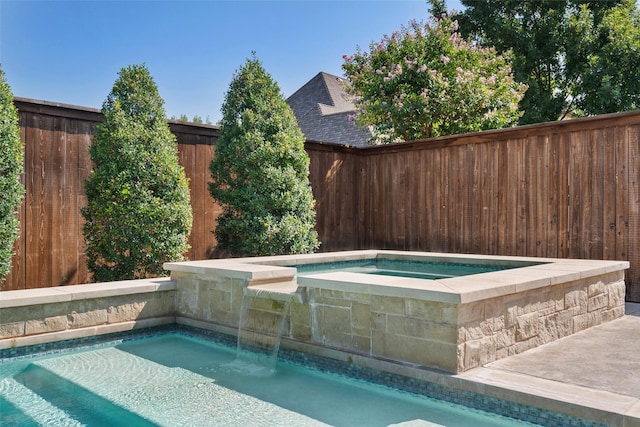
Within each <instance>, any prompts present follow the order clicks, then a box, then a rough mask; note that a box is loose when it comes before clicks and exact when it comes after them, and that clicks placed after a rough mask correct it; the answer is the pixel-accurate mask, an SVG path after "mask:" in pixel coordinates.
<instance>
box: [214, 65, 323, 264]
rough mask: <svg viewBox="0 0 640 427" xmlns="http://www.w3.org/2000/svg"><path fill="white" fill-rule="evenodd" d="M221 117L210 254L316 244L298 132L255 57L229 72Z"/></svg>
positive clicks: (293, 249)
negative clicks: (218, 210)
mask: <svg viewBox="0 0 640 427" xmlns="http://www.w3.org/2000/svg"><path fill="white" fill-rule="evenodd" d="M222 115H223V118H222V122H221V124H220V139H219V140H218V144H217V145H216V152H215V157H214V160H213V161H212V162H211V165H210V170H211V178H212V182H211V183H210V184H209V191H210V192H211V195H212V196H213V198H214V199H216V200H217V201H218V203H220V205H221V206H222V209H223V213H222V214H221V215H220V216H219V217H218V220H217V226H216V229H215V231H214V233H215V236H216V239H217V241H218V249H219V250H221V251H228V252H229V253H231V254H232V255H237V256H258V255H276V254H294V253H310V252H313V250H314V249H317V248H318V246H319V245H320V244H319V242H318V239H317V233H316V231H315V210H314V203H315V201H314V199H313V194H312V193H311V186H310V184H309V157H308V156H307V153H306V152H305V151H304V135H303V134H302V132H301V131H300V128H299V127H298V124H297V122H296V119H295V117H294V115H293V113H292V111H291V109H290V108H289V106H288V105H287V103H286V101H285V99H284V97H283V96H282V94H281V92H280V88H279V87H278V85H277V83H276V82H275V81H273V79H272V78H271V76H270V75H269V74H267V72H266V71H265V70H264V68H263V67H262V64H261V63H260V61H258V60H257V59H255V57H254V58H253V59H250V60H247V62H246V64H245V65H244V66H243V67H241V68H240V69H239V70H238V72H236V74H235V76H234V78H233V80H232V82H231V85H230V87H229V91H228V92H227V94H226V98H225V102H224V105H223V106H222Z"/></svg>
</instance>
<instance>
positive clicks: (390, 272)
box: [296, 258, 533, 280]
mask: <svg viewBox="0 0 640 427" xmlns="http://www.w3.org/2000/svg"><path fill="white" fill-rule="evenodd" d="M528 265H533V263H522V264H518V265H514V266H508V265H507V266H504V265H486V264H457V263H447V262H417V261H400V260H390V259H384V258H381V259H380V258H375V259H367V260H356V261H344V262H328V263H317V264H304V265H297V266H296V269H297V270H298V275H301V276H306V275H309V274H318V273H328V272H332V271H346V272H351V273H363V274H377V275H384V276H396V277H411V278H415V279H430V280H435V279H446V278H449V277H459V276H467V275H470V274H480V273H489V272H492V271H499V270H506V269H509V268H516V267H525V266H528Z"/></svg>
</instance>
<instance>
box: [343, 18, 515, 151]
mask: <svg viewBox="0 0 640 427" xmlns="http://www.w3.org/2000/svg"><path fill="white" fill-rule="evenodd" d="M343 58H344V60H345V62H344V64H343V65H342V67H343V70H344V71H345V75H346V77H347V78H348V80H349V81H350V83H351V85H350V87H348V90H349V92H350V94H351V95H352V96H353V98H354V101H355V104H356V114H355V115H354V118H355V119H356V120H357V121H358V123H359V124H361V125H363V126H367V127H369V128H370V129H371V130H372V133H373V135H374V136H373V139H372V142H376V143H389V142H399V141H408V140H415V139H421V138H429V137H437V136H442V135H451V134H458V133H463V132H476V131H481V130H485V129H498V128H502V127H506V126H511V125H513V124H515V123H516V122H517V120H518V118H519V117H520V111H519V110H518V102H519V101H520V99H521V98H522V96H523V94H524V92H525V90H526V86H525V85H524V84H520V83H517V82H515V81H514V79H513V76H512V73H511V63H510V54H509V52H505V53H503V54H501V55H499V54H497V53H496V51H495V49H493V48H488V47H482V46H480V45H478V44H476V43H472V42H470V41H468V40H465V39H464V38H463V37H462V36H461V35H460V33H459V32H458V23H457V21H455V20H453V19H452V18H451V16H450V15H447V14H443V15H441V16H440V17H437V18H436V17H432V18H431V19H430V22H428V23H426V24H425V23H421V22H418V21H415V20H414V21H412V22H410V23H409V24H408V25H407V26H403V27H402V29H401V30H399V31H396V32H394V33H393V34H392V35H391V36H384V38H383V39H382V40H381V41H380V42H378V43H371V45H370V48H369V51H363V50H360V49H358V51H357V52H356V53H355V54H354V55H352V56H348V55H344V57H343Z"/></svg>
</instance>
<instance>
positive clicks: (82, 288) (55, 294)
mask: <svg viewBox="0 0 640 427" xmlns="http://www.w3.org/2000/svg"><path fill="white" fill-rule="evenodd" d="M175 289H176V283H175V282H174V281H173V280H171V279H170V278H169V277H159V278H153V279H138V280H126V281H117V282H103V283H90V284H83V285H71V286H58V287H54V288H38V289H20V290H13V291H4V292H0V308H11V307H23V306H28V305H36V304H51V303H57V302H66V301H77V300H84V299H95V298H106V297H113V296H120V295H132V294H143V293H149V292H157V291H171V290H175Z"/></svg>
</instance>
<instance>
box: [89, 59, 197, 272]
mask: <svg viewBox="0 0 640 427" xmlns="http://www.w3.org/2000/svg"><path fill="white" fill-rule="evenodd" d="M163 103H164V101H163V100H162V98H161V97H160V95H159V94H158V88H157V86H156V84H155V82H154V81H153V79H152V77H151V75H150V74H149V71H148V69H147V68H146V66H145V65H132V66H129V67H126V68H123V69H122V70H121V71H120V73H119V78H118V79H117V80H116V82H115V84H114V85H113V89H112V90H111V93H110V94H109V95H108V97H107V99H106V100H105V102H104V103H103V105H102V114H103V115H104V122H103V123H101V124H99V125H97V126H96V134H95V136H94V139H93V144H92V145H91V146H90V148H89V153H90V155H91V160H92V161H93V163H94V169H93V173H92V174H91V176H90V177H89V179H88V180H87V182H86V195H87V202H88V204H87V206H86V207H85V208H84V209H82V215H83V216H84V219H85V220H86V222H85V225H84V237H85V243H86V255H87V264H88V268H89V270H90V271H91V272H92V273H93V279H94V281H113V280H125V279H136V278H144V277H153V276H158V275H163V274H165V271H164V270H163V269H162V264H163V263H164V262H169V261H180V260H183V259H184V257H183V254H184V253H185V252H186V251H187V249H188V248H189V246H188V244H187V238H188V235H189V233H190V231H191V225H192V213H191V205H190V199H189V187H188V181H187V178H186V176H185V173H184V169H183V168H182V166H180V164H179V162H178V153H177V144H176V139H175V136H174V135H173V134H172V133H171V131H170V130H169V126H168V124H167V121H166V117H165V111H164V108H163Z"/></svg>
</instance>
